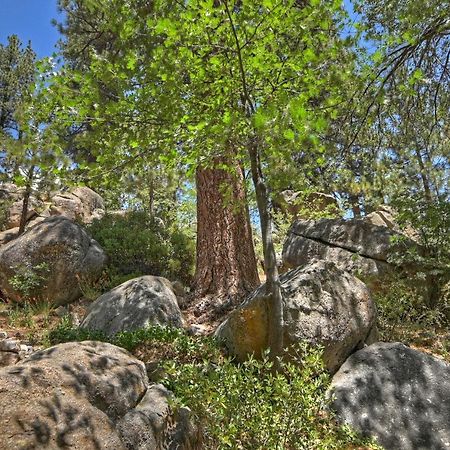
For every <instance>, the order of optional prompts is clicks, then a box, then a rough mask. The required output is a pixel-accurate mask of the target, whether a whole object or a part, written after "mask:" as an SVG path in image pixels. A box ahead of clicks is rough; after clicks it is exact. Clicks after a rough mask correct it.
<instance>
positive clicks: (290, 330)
mask: <svg viewBox="0 0 450 450" xmlns="http://www.w3.org/2000/svg"><path fill="white" fill-rule="evenodd" d="M280 281H281V289H282V293H283V302H284V304H283V310H284V330H283V331H284V333H283V334H284V345H285V346H290V345H292V344H295V343H298V342H301V341H307V342H309V343H310V344H312V345H317V344H320V345H323V346H324V361H325V364H326V367H327V368H328V370H330V371H331V372H335V371H336V370H337V369H338V368H339V367H340V365H341V364H342V363H343V362H344V361H345V360H346V358H347V357H348V356H349V355H350V354H351V353H352V352H353V351H354V350H355V349H356V348H358V347H359V346H361V345H363V344H364V343H365V342H366V340H367V339H368V338H369V339H373V336H374V333H373V330H374V327H375V318H376V310H375V306H374V303H373V301H372V299H371V296H370V294H369V291H368V289H367V287H366V286H365V284H364V283H363V282H361V281H360V280H358V279H357V278H355V277H354V276H352V275H350V274H349V273H347V272H344V271H343V270H340V269H338V268H337V267H336V266H335V265H334V264H332V263H328V262H325V261H318V262H316V263H315V264H312V265H311V266H308V267H306V268H297V269H294V270H291V271H289V272H287V273H286V274H284V275H282V276H281V278H280ZM267 300H268V298H267V295H266V293H265V285H262V286H261V287H259V288H258V289H257V290H256V291H255V292H254V293H253V294H252V295H251V296H250V297H249V298H248V299H247V300H246V301H245V302H244V303H243V304H242V305H241V306H240V307H239V308H238V309H237V310H235V311H234V312H232V313H231V315H230V316H229V317H228V318H227V320H226V321H225V322H223V323H222V324H221V325H220V326H219V328H218V329H217V331H216V336H217V337H218V338H219V339H221V340H222V341H223V342H224V343H225V345H226V347H227V348H228V350H229V351H230V352H231V353H232V354H233V355H236V356H237V358H238V359H244V358H245V357H247V355H248V354H251V353H254V354H256V355H259V354H260V353H261V351H262V350H264V349H265V348H267V346H268V317H267Z"/></svg>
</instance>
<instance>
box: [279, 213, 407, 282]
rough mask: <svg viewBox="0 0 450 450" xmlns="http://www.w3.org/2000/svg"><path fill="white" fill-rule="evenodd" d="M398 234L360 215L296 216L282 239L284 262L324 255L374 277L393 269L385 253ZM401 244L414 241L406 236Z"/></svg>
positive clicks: (296, 262) (290, 264)
mask: <svg viewBox="0 0 450 450" xmlns="http://www.w3.org/2000/svg"><path fill="white" fill-rule="evenodd" d="M372 219H373V220H375V218H372ZM397 236H400V234H399V233H397V232H396V231H394V230H393V229H391V228H389V227H388V226H381V225H374V224H373V223H371V221H366V220H362V219H352V220H344V219H321V220H317V221H314V220H298V221H296V222H295V223H294V224H293V225H292V227H291V229H290V230H289V233H288V236H287V238H286V241H285V243H284V247H283V264H284V265H285V266H286V267H298V266H301V267H303V266H306V265H308V264H310V263H311V262H312V261H316V260H318V259H323V260H326V261H332V262H334V263H335V264H336V265H337V266H338V267H339V268H341V269H343V270H346V271H349V272H352V273H353V274H355V275H358V276H362V277H363V278H365V279H366V278H367V279H377V278H379V277H383V276H385V275H388V274H391V273H392V272H393V271H394V270H395V269H394V267H393V266H392V265H391V264H390V263H388V257H389V255H390V252H391V249H392V245H391V240H392V238H393V237H397ZM402 245H405V246H406V247H407V248H410V247H411V246H414V245H416V244H415V243H414V242H413V241H412V240H407V241H405V243H404V244H402Z"/></svg>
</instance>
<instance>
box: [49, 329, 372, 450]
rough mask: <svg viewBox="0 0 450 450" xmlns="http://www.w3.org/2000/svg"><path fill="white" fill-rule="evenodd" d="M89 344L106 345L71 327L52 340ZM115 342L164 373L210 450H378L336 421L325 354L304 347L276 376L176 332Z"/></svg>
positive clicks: (266, 367)
mask: <svg viewBox="0 0 450 450" xmlns="http://www.w3.org/2000/svg"><path fill="white" fill-rule="evenodd" d="M84 339H97V340H107V339H106V337H105V336H104V335H100V334H98V333H94V334H90V333H89V332H87V331H85V330H79V329H78V330H73V329H72V328H71V325H70V322H69V321H65V323H62V324H60V325H59V327H58V328H57V329H56V330H54V331H53V333H52V336H51V342H52V343H56V342H63V341H66V340H84ZM109 341H110V342H112V343H113V344H116V345H119V346H121V347H124V348H126V349H128V350H130V351H132V352H133V353H134V354H135V355H136V356H137V357H138V358H140V359H142V360H144V361H146V362H148V361H157V362H160V363H161V364H162V365H163V367H164V371H163V373H165V376H164V378H163V380H162V382H163V383H164V384H165V385H166V386H167V387H168V388H169V389H171V390H172V391H173V392H174V394H175V396H176V398H177V400H176V401H175V402H174V404H173V405H172V406H173V408H174V409H176V408H177V407H180V406H182V405H187V406H189V407H190V408H191V410H192V414H193V419H194V422H195V423H196V424H197V426H198V427H199V435H200V436H201V437H202V440H203V442H202V447H201V448H203V449H211V450H212V449H214V450H218V449H252V450H253V449H254V450H257V449H261V450H262V449H265V450H269V449H280V450H281V449H284V450H288V449H289V450H291V449H292V450H293V449H310V450H313V449H314V450H317V449H320V450H326V449H350V448H356V446H359V445H366V446H369V445H372V447H365V448H378V447H376V446H374V445H373V444H370V443H369V442H366V441H363V440H361V439H360V438H359V437H358V436H356V434H355V433H353V432H351V431H350V430H349V429H348V428H346V427H340V426H338V425H337V423H336V422H335V420H334V419H333V414H332V412H331V411H329V410H328V408H327V406H328V400H327V398H326V394H325V393H326V390H327V387H328V385H329V375H328V374H327V373H326V371H325V370H324V368H323V363H322V354H321V350H320V349H311V348H309V347H308V346H307V345H306V344H304V345H301V346H299V347H298V351H297V360H296V363H297V365H294V364H292V363H283V365H282V370H281V371H280V372H278V373H274V372H273V367H272V363H271V362H270V361H269V360H268V359H267V355H266V357H265V359H263V360H262V361H258V360H255V359H250V360H249V361H247V362H245V363H243V364H235V363H234V362H233V361H232V360H231V359H230V358H227V357H226V356H225V355H224V354H223V352H222V350H221V349H220V347H218V345H217V343H216V342H215V341H214V340H212V339H210V338H203V337H191V336H188V335H186V334H185V333H184V332H183V331H181V330H177V329H168V328H161V327H153V328H148V329H145V330H138V331H134V332H124V333H120V334H118V335H116V336H115V337H113V338H110V339H109Z"/></svg>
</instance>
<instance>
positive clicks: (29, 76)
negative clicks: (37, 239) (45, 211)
mask: <svg viewBox="0 0 450 450" xmlns="http://www.w3.org/2000/svg"><path fill="white" fill-rule="evenodd" d="M21 47H22V45H21V43H20V40H19V39H18V37H17V36H15V35H13V36H10V37H9V38H8V44H7V45H6V46H2V45H0V146H1V150H2V152H1V155H0V163H1V168H2V179H3V180H4V181H11V182H14V183H16V184H18V185H20V186H24V187H25V190H24V196H23V206H22V214H21V220H20V226H19V233H22V232H23V231H24V229H25V225H26V219H27V213H28V206H29V200H30V197H31V193H32V188H33V185H34V184H36V182H41V183H42V182H43V181H44V178H45V179H47V180H48V179H49V178H50V174H51V171H50V170H49V169H50V168H51V167H55V165H54V154H53V153H52V152H51V151H50V150H49V149H48V148H46V147H45V146H46V145H48V146H49V145H50V141H49V140H47V137H44V135H45V130H44V127H45V123H46V122H47V121H48V120H49V117H48V115H47V109H46V108H42V107H41V106H42V103H41V102H42V92H43V90H44V89H45V83H46V81H45V77H46V75H45V73H46V72H48V71H49V70H50V65H49V62H45V61H42V62H40V63H39V64H38V63H37V62H36V55H35V53H34V52H33V50H32V48H31V43H29V44H28V46H27V47H26V48H25V49H22V48H21ZM38 66H39V67H38ZM39 70H40V71H39ZM44 142H47V144H44Z"/></svg>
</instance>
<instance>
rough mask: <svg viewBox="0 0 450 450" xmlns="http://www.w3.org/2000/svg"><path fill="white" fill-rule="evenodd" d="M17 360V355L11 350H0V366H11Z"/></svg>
mask: <svg viewBox="0 0 450 450" xmlns="http://www.w3.org/2000/svg"><path fill="white" fill-rule="evenodd" d="M17 361H19V355H18V354H17V353H13V352H0V367H5V366H11V365H12V364H15V363H16V362H17Z"/></svg>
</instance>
